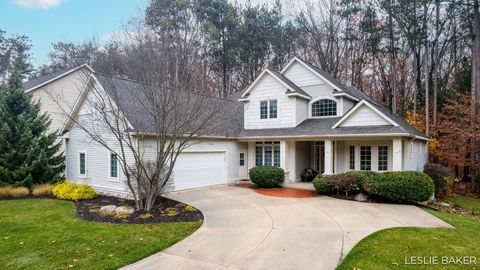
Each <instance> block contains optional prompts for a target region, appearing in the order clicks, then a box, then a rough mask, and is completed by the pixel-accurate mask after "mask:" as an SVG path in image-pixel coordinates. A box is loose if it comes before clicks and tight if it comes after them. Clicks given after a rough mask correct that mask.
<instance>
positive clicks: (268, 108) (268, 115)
mask: <svg viewBox="0 0 480 270" xmlns="http://www.w3.org/2000/svg"><path fill="white" fill-rule="evenodd" d="M272 101H275V102H276V103H277V116H276V117H275V118H272V117H271V116H270V103H271V102H272ZM262 102H267V118H262ZM258 105H259V108H260V120H269V119H278V100H277V99H265V100H260V103H259V104H258Z"/></svg>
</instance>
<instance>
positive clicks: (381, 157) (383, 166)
mask: <svg viewBox="0 0 480 270" xmlns="http://www.w3.org/2000/svg"><path fill="white" fill-rule="evenodd" d="M378 170H379V171H387V170H388V146H387V145H380V146H379V147H378Z"/></svg>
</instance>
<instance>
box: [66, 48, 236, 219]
mask: <svg viewBox="0 0 480 270" xmlns="http://www.w3.org/2000/svg"><path fill="white" fill-rule="evenodd" d="M136 46H137V47H136V54H135V58H132V59H130V60H129V61H128V62H129V64H130V66H129V69H130V71H129V72H130V74H135V75H136V76H135V77H136V78H141V79H142V81H132V80H127V79H124V78H118V77H113V76H109V75H104V74H98V73H93V74H86V75H85V76H84V77H85V80H84V81H85V85H86V87H85V88H84V89H85V90H83V93H82V97H81V99H83V105H82V114H81V115H77V116H75V114H70V112H71V111H72V110H71V109H70V108H64V109H63V111H64V113H66V114H68V117H69V119H70V120H71V123H72V125H75V127H77V128H79V129H80V130H81V131H83V132H84V133H85V134H86V137H88V139H89V140H90V141H91V142H93V143H96V144H98V145H101V146H103V147H105V148H106V149H108V150H109V151H110V152H111V153H112V154H113V155H116V159H117V160H118V164H119V167H120V169H121V171H122V172H123V175H124V177H123V178H124V181H125V183H126V185H127V186H128V188H129V190H130V192H131V194H132V196H133V199H134V200H135V202H136V208H137V210H145V211H149V210H151V208H152V207H153V205H154V203H155V200H156V198H157V197H158V196H159V195H160V194H162V193H163V192H165V191H166V190H168V188H169V186H170V185H171V184H172V179H173V169H174V167H175V162H176V161H177V158H178V157H179V155H180V153H182V152H183V151H184V150H185V149H186V148H188V147H189V146H191V145H192V144H194V143H196V140H197V137H198V136H201V135H202V134H205V132H208V131H211V130H212V129H214V128H215V126H214V124H215V123H216V122H217V120H218V118H219V117H220V116H222V117H224V116H225V115H223V114H222V108H223V107H224V105H225V102H229V101H226V100H223V99H219V98H214V97H210V96H207V95H205V94H204V93H202V91H199V90H198V89H195V88H194V87H193V86H192V85H191V84H185V85H183V87H182V88H176V89H173V88H170V87H168V86H167V85H168V84H167V83H166V80H168V79H169V78H168V77H165V76H163V75H164V74H165V72H164V70H163V68H164V66H162V64H163V63H164V61H165V59H166V58H165V56H164V55H162V54H161V51H160V52H159V51H156V50H154V47H150V46H142V44H137V45H136ZM167 59H168V58H167ZM181 80H182V78H180V81H181ZM97 82H100V84H98V83H97ZM189 82H191V81H189ZM57 103H58V104H61V100H58V102H57ZM77 109H78V108H77Z"/></svg>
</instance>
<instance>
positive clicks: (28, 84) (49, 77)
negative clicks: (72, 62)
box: [23, 65, 83, 90]
mask: <svg viewBox="0 0 480 270" xmlns="http://www.w3.org/2000/svg"><path fill="white" fill-rule="evenodd" d="M81 66H83V65H81ZM81 66H75V67H71V68H67V69H64V70H60V71H57V72H53V73H50V74H47V75H44V76H40V77H37V78H34V79H30V80H28V81H26V82H24V83H23V89H25V90H29V89H31V88H34V87H36V86H38V85H41V84H43V83H46V82H48V81H50V80H52V79H55V78H56V77H58V76H60V75H62V74H65V73H68V72H70V71H72V70H75V69H77V68H80V67H81Z"/></svg>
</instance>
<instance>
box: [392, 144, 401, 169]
mask: <svg viewBox="0 0 480 270" xmlns="http://www.w3.org/2000/svg"><path fill="white" fill-rule="evenodd" d="M392 152H393V156H392V171H402V170H403V149H402V139H393V140H392Z"/></svg>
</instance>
